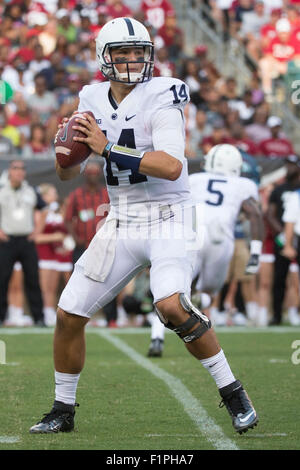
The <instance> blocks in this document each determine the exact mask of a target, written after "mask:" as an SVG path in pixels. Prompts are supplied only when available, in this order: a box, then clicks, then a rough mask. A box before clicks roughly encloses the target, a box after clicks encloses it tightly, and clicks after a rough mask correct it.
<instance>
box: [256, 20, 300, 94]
mask: <svg viewBox="0 0 300 470" xmlns="http://www.w3.org/2000/svg"><path fill="white" fill-rule="evenodd" d="M276 33H277V35H276V37H275V38H274V39H273V40H272V41H271V42H270V44H269V46H268V48H267V49H266V50H265V56H264V57H263V58H262V59H261V60H260V61H259V66H260V73H261V79H262V88H263V91H264V92H265V93H266V95H270V94H271V92H272V80H273V79H274V78H278V77H279V76H280V75H285V73H286V71H287V63H288V62H289V61H290V60H293V59H294V58H295V57H296V56H297V55H298V54H299V53H300V50H299V42H298V41H297V39H296V38H295V37H294V36H293V35H292V28H291V25H290V22H289V20H288V19H287V18H281V19H280V20H278V21H277V23H276Z"/></svg>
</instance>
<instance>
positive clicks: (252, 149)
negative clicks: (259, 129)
mask: <svg viewBox="0 0 300 470" xmlns="http://www.w3.org/2000/svg"><path fill="white" fill-rule="evenodd" d="M230 131H231V137H232V139H233V140H234V143H233V145H235V146H236V147H238V148H239V149H240V150H243V151H244V152H246V153H248V154H250V155H252V156H253V155H256V154H257V153H258V148H257V146H256V145H255V143H254V142H253V141H252V140H251V139H249V137H248V136H247V134H246V131H245V127H244V126H243V124H242V123H241V122H239V121H237V122H235V123H234V124H233V125H232V127H231V129H230Z"/></svg>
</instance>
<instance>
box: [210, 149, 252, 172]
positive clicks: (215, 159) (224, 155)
mask: <svg viewBox="0 0 300 470" xmlns="http://www.w3.org/2000/svg"><path fill="white" fill-rule="evenodd" d="M204 160H205V164H204V170H205V171H207V172H210V173H216V174H220V175H226V176H240V174H241V169H242V165H243V158H242V155H241V153H240V151H239V150H238V149H237V148H236V147H234V146H233V145H229V144H219V145H215V146H214V147H212V148H211V149H210V151H209V152H208V153H207V155H205V157H204Z"/></svg>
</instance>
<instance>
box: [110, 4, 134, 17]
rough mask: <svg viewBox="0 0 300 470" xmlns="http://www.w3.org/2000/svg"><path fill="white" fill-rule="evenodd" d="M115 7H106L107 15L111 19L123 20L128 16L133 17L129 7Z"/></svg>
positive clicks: (119, 5)
mask: <svg viewBox="0 0 300 470" xmlns="http://www.w3.org/2000/svg"><path fill="white" fill-rule="evenodd" d="M117 5H118V6H115V5H105V6H106V14H107V16H109V17H110V18H112V19H113V18H121V17H126V16H132V10H131V9H130V8H129V7H127V6H126V5H121V2H120V4H117Z"/></svg>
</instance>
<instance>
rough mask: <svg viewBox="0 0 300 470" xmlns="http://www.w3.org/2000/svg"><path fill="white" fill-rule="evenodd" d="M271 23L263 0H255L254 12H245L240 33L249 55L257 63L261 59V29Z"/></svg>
mask: <svg viewBox="0 0 300 470" xmlns="http://www.w3.org/2000/svg"><path fill="white" fill-rule="evenodd" d="M268 21H269V15H268V14H267V13H266V10H265V6H264V2H263V0H255V1H254V8H253V10H252V11H248V12H245V13H244V14H243V16H242V24H241V28H240V31H239V33H238V35H239V37H240V38H241V39H242V41H243V42H244V44H245V46H246V48H247V50H248V52H249V54H250V56H251V57H253V59H255V60H256V61H257V60H259V59H260V57H261V37H260V31H261V28H262V27H263V26H264V25H265V24H267V22H268Z"/></svg>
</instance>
